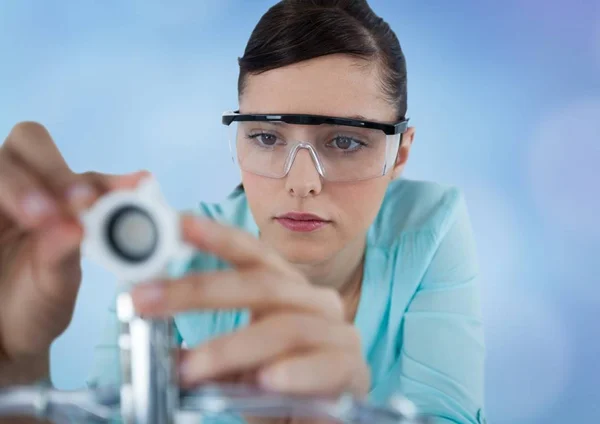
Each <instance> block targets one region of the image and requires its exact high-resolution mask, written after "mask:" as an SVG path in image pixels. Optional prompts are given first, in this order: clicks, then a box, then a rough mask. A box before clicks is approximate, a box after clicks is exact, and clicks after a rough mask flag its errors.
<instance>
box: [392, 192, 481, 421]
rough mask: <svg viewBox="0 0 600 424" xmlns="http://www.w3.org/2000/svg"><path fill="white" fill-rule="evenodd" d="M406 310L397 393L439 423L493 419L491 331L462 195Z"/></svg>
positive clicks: (395, 378) (456, 199) (395, 377)
mask: <svg viewBox="0 0 600 424" xmlns="http://www.w3.org/2000/svg"><path fill="white" fill-rule="evenodd" d="M453 194H455V195H456V196H454V201H453V202H451V204H452V207H451V208H450V209H449V212H448V214H447V216H446V218H445V222H444V223H443V225H441V226H440V228H441V230H440V231H439V233H438V234H434V235H433V237H434V238H438V239H439V242H438V245H437V246H438V247H437V249H436V250H435V253H434V254H433V256H432V259H431V262H430V263H429V266H428V267H427V269H426V271H425V273H424V275H423V277H422V280H421V282H420V284H419V286H418V289H417V291H416V293H415V294H414V297H413V298H412V300H411V302H410V303H409V305H408V308H407V309H406V312H405V315H404V319H403V323H402V325H401V330H400V331H401V335H400V337H399V339H398V340H399V345H398V349H399V354H398V360H397V362H396V364H395V365H394V370H393V371H392V375H393V377H392V378H393V380H392V381H395V383H392V384H393V385H395V386H396V387H394V390H395V391H398V392H399V393H401V394H402V395H404V396H406V397H407V398H409V399H410V400H412V401H413V402H414V403H415V404H416V406H417V408H418V409H419V410H420V412H423V413H425V414H429V415H430V416H432V417H435V418H433V422H434V423H436V424H442V423H444V424H448V423H458V424H467V423H469V424H472V423H474V424H480V423H485V422H486V421H485V418H484V416H483V403H484V356H485V348H484V333H483V323H482V314H481V310H480V289H479V279H478V266H477V258H476V253H475V250H476V249H475V243H474V238H473V235H472V230H471V224H470V220H469V216H468V213H467V208H466V205H465V202H464V199H463V197H462V195H460V194H459V193H458V192H454V193H453Z"/></svg>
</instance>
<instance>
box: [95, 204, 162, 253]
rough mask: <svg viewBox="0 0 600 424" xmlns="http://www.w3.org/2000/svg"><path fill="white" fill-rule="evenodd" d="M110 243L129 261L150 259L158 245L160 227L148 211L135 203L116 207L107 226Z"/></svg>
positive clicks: (116, 251) (107, 236)
mask: <svg viewBox="0 0 600 424" xmlns="http://www.w3.org/2000/svg"><path fill="white" fill-rule="evenodd" d="M106 230H107V234H106V238H107V241H108V245H109V246H110V247H111V248H112V249H113V251H114V253H116V254H117V255H119V256H120V257H121V259H124V260H126V261H128V262H144V261H146V260H148V259H149V258H150V257H151V256H152V254H153V253H154V251H155V250H156V247H157V246H158V236H159V234H158V228H157V226H156V223H155V222H154V219H152V217H151V216H150V214H149V213H148V212H146V211H145V210H143V209H142V208H140V207H138V206H135V205H125V206H122V207H120V208H119V209H116V210H115V211H114V212H113V213H112V215H111V216H110V218H109V220H108V226H107V227H106Z"/></svg>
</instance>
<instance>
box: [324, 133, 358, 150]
mask: <svg viewBox="0 0 600 424" xmlns="http://www.w3.org/2000/svg"><path fill="white" fill-rule="evenodd" d="M331 144H333V145H334V147H336V148H338V149H340V150H346V151H353V150H358V149H360V148H361V147H363V146H365V143H363V142H361V141H358V140H355V139H354V138H352V137H347V136H338V137H336V138H335V139H334V140H333V141H332V143H331Z"/></svg>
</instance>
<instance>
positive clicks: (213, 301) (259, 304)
mask: <svg viewBox="0 0 600 424" xmlns="http://www.w3.org/2000/svg"><path fill="white" fill-rule="evenodd" d="M182 225H183V232H184V238H185V239H186V241H187V242H188V243H190V244H192V245H193V246H195V247H196V248H198V249H199V250H201V251H205V252H209V253H212V254H214V255H216V256H218V257H220V258H222V259H223V260H225V261H227V262H228V263H230V264H231V265H232V269H231V270H226V271H213V272H205V273H192V274H188V275H186V276H184V277H183V278H180V279H177V280H173V281H160V282H155V283H151V284H149V285H143V284H142V285H138V286H136V287H135V288H134V290H133V292H132V295H133V299H134V304H135V306H136V309H137V311H138V312H139V313H141V314H143V315H144V316H171V315H174V314H176V313H180V312H184V311H189V310H197V309H238V308H239V309H248V310H250V312H251V317H252V319H251V322H250V325H248V326H247V327H244V328H241V329H239V330H237V331H235V332H233V333H230V334H227V335H224V336H221V337H218V338H215V339H212V340H210V341H208V342H205V343H203V344H201V345H199V346H198V347H196V348H195V349H192V350H186V351H183V352H182V358H181V367H180V380H181V384H182V386H193V385H196V384H199V383H201V382H203V381H207V380H218V379H222V378H231V377H234V380H236V381H240V380H241V379H242V378H243V379H244V380H246V379H247V378H248V376H251V380H252V381H253V382H255V383H257V384H259V385H261V386H262V387H264V388H266V389H268V390H274V391H278V392H284V393H290V394H311V395H338V394H341V393H343V392H350V393H353V394H354V395H356V396H363V395H365V394H366V393H367V392H368V389H369V385H370V375H369V368H368V366H367V364H366V363H365V361H364V360H363V357H362V351H361V342H360V337H359V334H358V331H357V330H356V328H355V327H354V326H353V325H352V324H350V323H348V322H346V321H345V319H344V307H343V302H342V300H341V298H340V296H339V295H338V293H337V291H335V290H333V289H329V288H323V287H317V286H314V285H312V284H310V283H309V282H308V280H307V279H306V278H305V277H304V276H303V275H302V274H301V273H300V272H299V271H298V270H296V269H295V268H294V267H293V266H292V265H291V264H290V263H288V262H287V261H286V260H285V259H283V258H282V257H281V256H280V255H279V254H277V253H276V252H275V251H273V249H271V248H270V247H268V246H266V245H265V244H264V243H263V242H261V241H260V240H259V239H257V238H255V237H253V236H252V235H251V234H249V233H246V232H244V231H242V230H239V229H236V228H233V227H229V226H224V225H222V224H219V223H217V222H214V221H210V220H206V219H200V218H197V217H192V216H183V217H182Z"/></svg>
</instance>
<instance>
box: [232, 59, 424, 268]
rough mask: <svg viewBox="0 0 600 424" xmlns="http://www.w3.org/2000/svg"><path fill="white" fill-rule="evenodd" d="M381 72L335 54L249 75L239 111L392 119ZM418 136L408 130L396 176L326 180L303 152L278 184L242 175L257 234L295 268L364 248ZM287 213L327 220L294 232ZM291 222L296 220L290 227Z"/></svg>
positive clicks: (254, 176)
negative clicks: (368, 234) (369, 233)
mask: <svg viewBox="0 0 600 424" xmlns="http://www.w3.org/2000/svg"><path fill="white" fill-rule="evenodd" d="M382 94H383V93H382V92H381V89H380V81H379V79H378V76H377V70H376V69H375V68H374V67H373V66H367V65H366V63H365V62H364V61H361V60H357V59H354V58H351V57H349V56H346V55H330V56H324V57H320V58H317V59H312V60H309V61H305V62H302V63H299V64H295V65H292V66H287V67H284V68H278V69H274V70H271V71H268V72H266V73H263V74H259V75H250V76H248V79H247V84H246V88H245V90H244V93H243V95H242V96H241V98H240V111H241V112H242V113H281V114H284V113H300V114H313V115H328V116H337V117H353V116H362V117H364V119H366V120H371V121H379V122H394V120H395V119H396V112H395V110H394V108H393V107H392V106H391V105H390V104H389V102H387V101H385V100H384V98H383V95H382ZM412 139H413V130H412V129H409V130H408V131H407V133H405V135H404V138H403V143H402V144H403V147H402V149H401V153H400V155H399V159H398V161H397V162H396V166H395V168H394V170H393V171H392V172H389V173H388V174H386V175H385V176H382V177H377V178H374V179H369V180H363V181H357V182H343V183H342V182H330V181H327V180H322V179H321V177H320V175H319V173H318V171H317V169H316V167H315V164H314V162H313V160H312V158H311V156H310V153H309V152H308V151H307V150H305V149H301V150H300V151H299V152H298V154H297V155H296V158H295V160H294V163H293V164H292V167H291V169H290V171H289V173H288V174H287V176H285V177H283V178H280V179H276V178H268V177H262V176H258V175H255V174H253V173H248V172H244V171H242V181H243V183H244V188H245V190H246V195H247V198H248V202H249V204H250V208H251V210H252V214H253V216H254V219H255V221H256V223H257V225H258V227H259V229H260V237H261V239H263V240H264V241H265V242H267V243H268V244H269V245H271V246H273V247H274V248H275V249H276V250H277V251H279V252H280V253H281V254H283V255H284V257H286V258H287V259H288V260H289V261H290V262H292V263H295V264H303V265H311V264H315V265H316V264H320V263H323V262H326V261H327V260H329V259H332V258H333V257H334V256H335V255H336V254H338V253H339V252H341V251H343V250H345V249H350V248H352V246H360V245H361V244H362V243H363V242H364V237H365V234H366V232H367V230H368V228H369V226H370V225H371V223H372V222H373V220H374V219H375V216H376V215H377V213H378V211H379V208H380V206H381V203H382V201H383V197H384V194H385V192H386V189H387V186H388V184H389V183H390V181H391V180H392V178H394V177H396V176H397V175H399V174H400V172H401V171H402V169H403V167H404V164H405V162H406V159H407V158H408V150H409V149H410V145H411V143H412ZM290 212H300V213H307V214H314V215H318V216H319V217H321V218H322V219H324V220H327V221H328V222H327V223H326V224H325V225H322V226H321V227H320V228H319V229H317V230H313V231H296V230H294V229H290V222H289V221H285V220H282V219H278V217H281V216H282V215H284V214H288V213H290ZM291 224H292V225H293V224H294V223H293V222H291Z"/></svg>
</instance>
